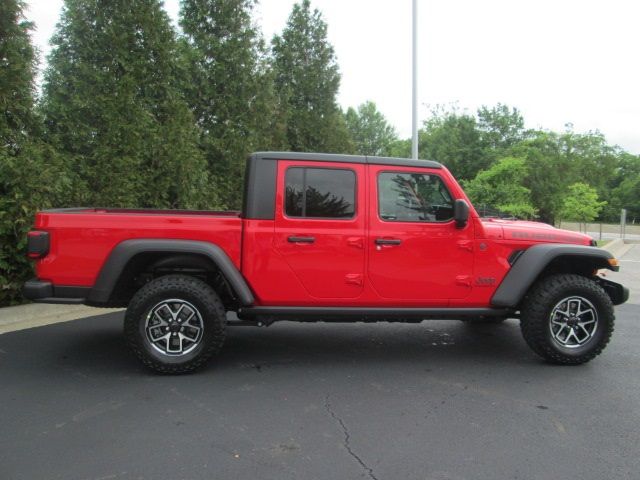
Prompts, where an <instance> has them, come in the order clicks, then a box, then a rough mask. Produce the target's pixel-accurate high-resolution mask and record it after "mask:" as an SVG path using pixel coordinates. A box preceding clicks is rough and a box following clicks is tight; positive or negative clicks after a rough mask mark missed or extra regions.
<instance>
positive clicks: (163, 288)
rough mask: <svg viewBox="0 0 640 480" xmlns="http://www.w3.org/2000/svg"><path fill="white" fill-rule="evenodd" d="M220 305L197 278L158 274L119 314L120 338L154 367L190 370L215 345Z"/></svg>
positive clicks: (221, 332)
mask: <svg viewBox="0 0 640 480" xmlns="http://www.w3.org/2000/svg"><path fill="white" fill-rule="evenodd" d="M225 321H226V316H225V310H224V307H223V305H222V302H221V301H220V298H219V297H218V295H217V294H216V292H215V291H214V290H213V289H212V288H211V287H210V286H209V285H207V284H206V283H205V282H203V281H202V280H200V279H198V278H194V277H189V276H186V275H167V276H164V277H159V278H157V279H155V280H152V281H151V282H149V283H147V284H146V285H145V286H144V287H142V288H141V289H140V290H139V291H138V292H137V293H136V294H135V295H134V297H133V299H132V300H131V302H130V303H129V307H128V308H127V313H126V315H125V319H124V334H125V339H126V341H127V343H128V344H129V346H130V347H131V349H132V350H133V352H134V353H135V354H136V356H137V357H138V358H139V359H140V360H141V361H142V363H144V364H145V365H146V366H148V367H149V368H151V369H152V370H155V371H156V372H159V373H169V374H178V373H186V372H190V371H193V370H195V369H197V368H199V367H201V366H202V365H204V364H205V363H206V362H207V360H209V359H210V358H211V356H213V355H214V354H215V353H217V352H218V350H220V348H221V346H222V343H223V342H224V338H225Z"/></svg>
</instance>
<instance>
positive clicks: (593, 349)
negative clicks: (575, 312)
mask: <svg viewBox="0 0 640 480" xmlns="http://www.w3.org/2000/svg"><path fill="white" fill-rule="evenodd" d="M570 297H578V298H582V299H585V300H587V301H588V302H590V303H591V305H592V306H593V307H594V309H595V311H596V313H597V323H596V325H597V328H596V329H595V331H594V332H593V334H592V336H591V338H590V339H589V340H588V341H586V342H585V343H584V344H583V345H581V346H574V347H573V348H570V347H567V346H563V345H561V344H560V342H559V341H557V340H556V339H554V337H553V335H552V331H551V313H552V312H553V310H554V308H555V307H556V306H557V305H558V304H559V302H561V301H562V300H563V299H567V298H570ZM614 321H615V316H614V312H613V303H612V302H611V299H610V298H609V296H608V295H607V293H606V292H605V291H604V290H603V289H602V287H600V285H598V284H597V283H596V282H594V281H593V280H591V279H589V278H587V277H583V276H581V275H574V274H559V275H552V276H549V277H546V278H544V279H543V280H541V281H540V282H538V283H537V284H536V285H535V286H534V287H533V288H532V289H531V290H530V292H529V293H528V294H527V296H526V297H525V300H524V302H523V304H522V308H521V318H520V328H521V330H522V335H523V337H524V339H525V341H526V342H527V344H528V345H529V346H530V347H531V349H532V350H533V351H534V352H535V353H537V354H538V355H540V356H541V357H542V358H544V359H545V360H547V361H548V362H550V363H554V364H559V365H579V364H582V363H586V362H588V361H590V360H592V359H593V358H595V357H596V356H598V355H599V354H600V353H601V352H602V350H603V349H604V348H605V347H606V345H607V343H609V340H610V338H611V334H612V333H613V328H614ZM576 328H578V327H576Z"/></svg>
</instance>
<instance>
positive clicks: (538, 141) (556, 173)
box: [511, 132, 573, 224]
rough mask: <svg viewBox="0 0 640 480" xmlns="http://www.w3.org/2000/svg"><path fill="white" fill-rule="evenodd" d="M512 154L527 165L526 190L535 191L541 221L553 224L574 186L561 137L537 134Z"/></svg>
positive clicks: (551, 134)
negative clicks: (566, 190)
mask: <svg viewBox="0 0 640 480" xmlns="http://www.w3.org/2000/svg"><path fill="white" fill-rule="evenodd" d="M511 153H512V155H514V156H516V157H518V158H523V159H524V160H525V162H526V165H527V171H528V173H527V176H526V178H525V180H524V186H525V187H527V188H528V189H529V190H530V191H531V203H532V204H533V205H534V206H535V207H536V209H537V210H538V216H539V218H540V220H541V221H543V222H546V223H549V224H553V223H554V222H555V219H556V217H557V215H558V212H559V211H560V208H562V200H563V195H564V191H565V189H566V187H567V185H570V184H571V183H572V182H573V175H572V174H571V168H570V163H569V162H568V160H567V158H566V157H565V156H564V155H563V154H562V148H561V145H560V139H559V135H558V134H556V133H553V132H534V133H533V134H532V137H531V138H529V139H527V140H524V141H522V142H520V143H519V144H518V145H516V146H515V147H513V148H512V149H511Z"/></svg>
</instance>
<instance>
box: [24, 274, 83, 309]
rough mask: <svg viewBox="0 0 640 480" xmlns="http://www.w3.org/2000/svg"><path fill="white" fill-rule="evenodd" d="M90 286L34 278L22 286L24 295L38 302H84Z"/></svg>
mask: <svg viewBox="0 0 640 480" xmlns="http://www.w3.org/2000/svg"><path fill="white" fill-rule="evenodd" d="M90 290H91V288H90V287H76V286H61V285H54V284H52V283H51V282H47V281H43V280H38V279H37V278H32V279H31V280H27V281H26V282H25V284H24V285H23V287H22V295H23V296H24V297H25V298H27V299H29V300H31V301H32V302H36V303H67V304H78V303H84V302H85V300H86V298H87V295H89V291H90Z"/></svg>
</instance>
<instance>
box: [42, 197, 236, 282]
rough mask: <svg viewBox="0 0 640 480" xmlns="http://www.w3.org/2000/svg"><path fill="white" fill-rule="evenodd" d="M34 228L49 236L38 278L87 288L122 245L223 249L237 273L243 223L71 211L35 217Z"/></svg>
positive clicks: (220, 216)
mask: <svg viewBox="0 0 640 480" xmlns="http://www.w3.org/2000/svg"><path fill="white" fill-rule="evenodd" d="M34 228H35V229H37V230H45V231H47V232H49V235H50V254H49V255H47V256H46V257H45V258H44V259H42V260H39V261H38V265H37V270H38V276H39V278H41V279H43V280H48V281H51V282H52V283H54V284H56V285H65V286H92V285H93V284H94V282H95V280H96V277H97V275H98V272H99V271H100V268H101V267H102V265H103V264H104V262H105V260H106V259H107V258H108V256H109V254H110V253H111V251H112V250H113V248H114V247H115V246H116V245H118V244H119V243H120V242H122V241H124V240H131V239H136V238H145V239H163V240H167V239H176V240H201V241H207V242H211V243H215V244H216V245H218V246H220V247H221V248H223V249H224V251H225V252H226V253H227V255H228V256H229V258H230V259H231V260H232V261H233V263H234V264H235V265H236V267H237V268H240V245H241V236H242V220H241V219H240V213H239V212H236V211H226V212H218V211H198V210H144V209H118V208H70V209H58V210H45V211H42V212H39V213H37V214H36V219H35V225H34Z"/></svg>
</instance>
